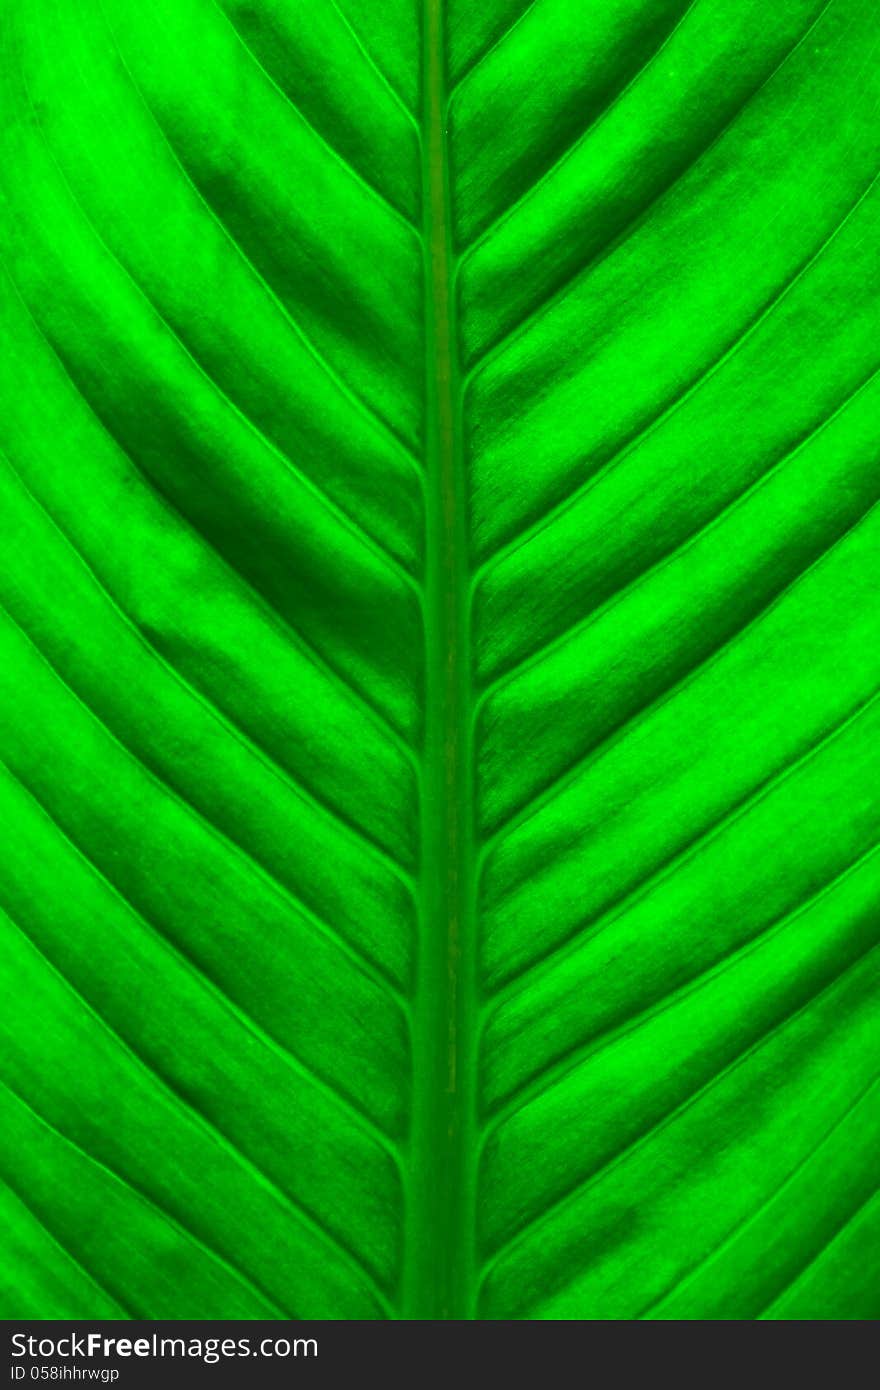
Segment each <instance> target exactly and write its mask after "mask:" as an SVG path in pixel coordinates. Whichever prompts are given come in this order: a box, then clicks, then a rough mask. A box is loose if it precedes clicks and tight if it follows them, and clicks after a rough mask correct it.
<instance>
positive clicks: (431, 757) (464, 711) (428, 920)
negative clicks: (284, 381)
mask: <svg viewBox="0 0 880 1390" xmlns="http://www.w3.org/2000/svg"><path fill="white" fill-rule="evenodd" d="M443 9H444V4H443V0H424V8H423V14H422V64H423V66H422V101H423V110H422V124H421V143H422V201H423V210H424V233H423V235H424V242H423V256H424V275H425V298H424V312H425V334H424V343H425V369H426V380H425V387H426V425H425V465H426V482H427V487H426V510H425V549H426V554H425V637H426V646H425V728H424V778H423V787H422V807H421V816H422V835H421V846H422V849H421V881H420V940H419V943H418V973H417V979H416V989H415V999H414V1008H413V1078H412V1081H413V1114H412V1130H411V1136H410V1150H409V1190H408V1193H407V1210H406V1248H405V1251H404V1272H403V1293H402V1308H401V1314H402V1316H403V1317H404V1318H406V1319H415V1320H420V1321H422V1320H430V1321H436V1320H446V1319H453V1320H462V1319H470V1318H473V1316H474V1309H473V1290H474V1287H475V1268H474V1266H475V1162H474V1154H475V1152H476V1145H475V1142H474V1139H475V1128H476V1088H475V1079H476V1064H475V1050H474V1026H475V1019H476V997H475V996H476V960H475V937H474V931H473V923H474V897H475V880H474V866H475V853H474V828H473V792H472V785H473V739H472V728H473V718H472V713H473V695H472V689H471V658H470V603H469V592H470V584H469V562H468V553H469V545H468V534H467V508H466V503H465V496H466V493H465V476H464V461H463V448H462V429H461V409H462V405H461V401H462V390H461V381H462V372H461V365H460V353H459V344H458V329H457V322H456V312H455V253H454V247H453V234H452V217H451V208H450V193H449V184H450V178H449V164H450V161H449V150H448V130H447V117H448V107H449V86H448V81H447V72H446V58H445V42H444V15H443Z"/></svg>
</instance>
